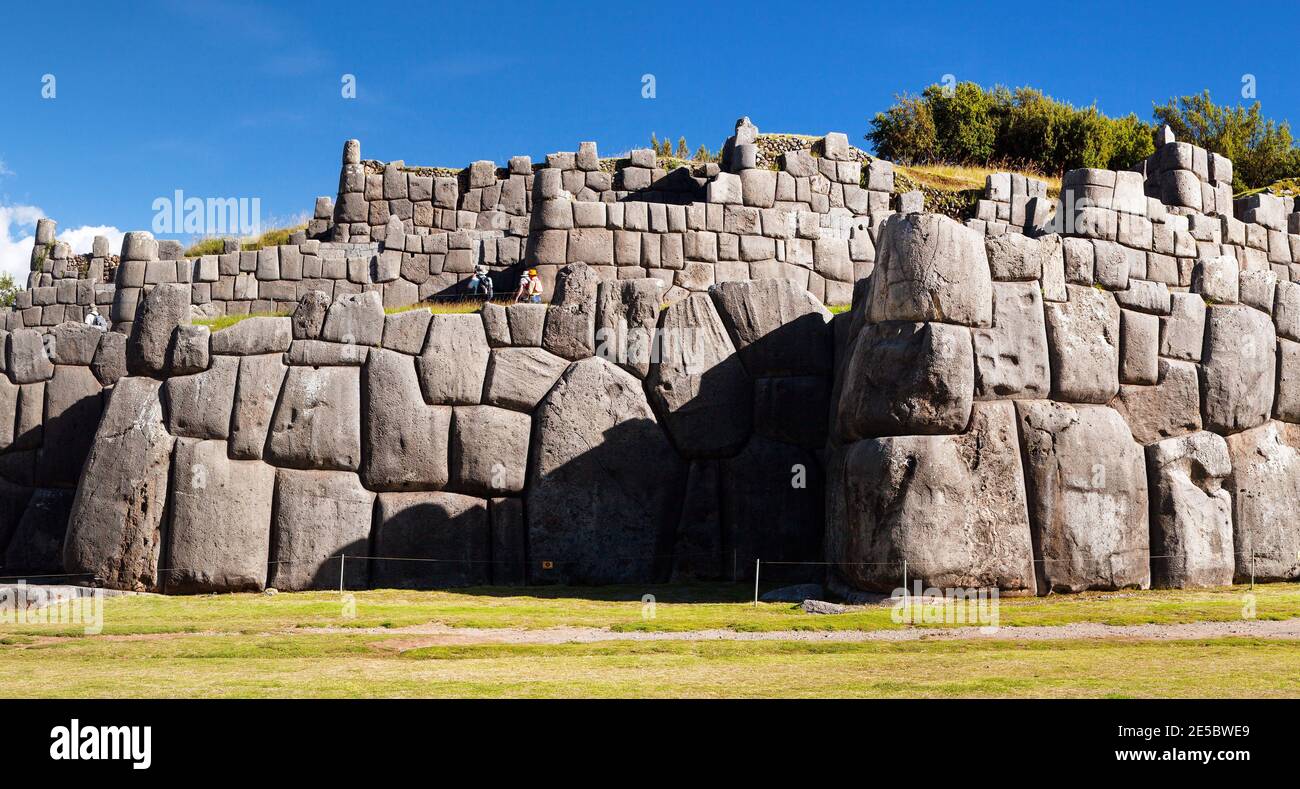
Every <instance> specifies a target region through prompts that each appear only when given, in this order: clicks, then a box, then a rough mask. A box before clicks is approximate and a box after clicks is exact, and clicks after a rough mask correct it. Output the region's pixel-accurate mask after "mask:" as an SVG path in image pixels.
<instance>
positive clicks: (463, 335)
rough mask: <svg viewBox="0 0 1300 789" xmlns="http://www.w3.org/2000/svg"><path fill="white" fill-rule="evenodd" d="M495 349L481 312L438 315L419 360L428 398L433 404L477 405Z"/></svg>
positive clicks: (481, 395) (424, 388) (426, 398)
mask: <svg viewBox="0 0 1300 789" xmlns="http://www.w3.org/2000/svg"><path fill="white" fill-rule="evenodd" d="M491 351H492V349H491V348H490V347H489V346H488V341H487V335H486V334H485V333H484V332H483V320H482V319H481V318H479V316H478V315H474V314H468V315H434V316H433V317H432V318H431V319H430V321H429V334H428V337H427V338H426V340H425V344H424V351H423V353H421V354H420V356H419V357H418V358H417V359H416V362H415V364H416V370H417V371H418V372H419V375H420V387H421V389H423V390H424V399H425V400H426V401H427V402H429V403H431V404H433V405H477V404H478V403H479V402H480V401H481V400H482V397H483V379H484V377H485V376H486V375H487V363H488V357H489V356H490V355H491Z"/></svg>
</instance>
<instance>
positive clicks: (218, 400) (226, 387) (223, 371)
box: [163, 356, 240, 439]
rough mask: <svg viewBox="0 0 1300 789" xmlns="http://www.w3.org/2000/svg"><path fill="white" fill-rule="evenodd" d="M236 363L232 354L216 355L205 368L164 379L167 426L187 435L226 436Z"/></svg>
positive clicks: (172, 430)
mask: <svg viewBox="0 0 1300 789" xmlns="http://www.w3.org/2000/svg"><path fill="white" fill-rule="evenodd" d="M239 365H240V360H239V359H236V358H235V357H233V356H217V357H215V358H213V360H212V366H211V367H210V368H208V369H207V370H206V371H204V372H201V373H197V374H195V375H184V376H180V377H179V378H169V379H167V382H166V383H165V384H163V405H164V407H165V408H166V409H167V430H168V431H169V432H170V433H171V434H172V435H174V436H185V437H188V438H220V439H225V438H228V437H229V436H230V413H231V411H232V410H233V408H234V405H235V385H236V382H237V381H238V378H239Z"/></svg>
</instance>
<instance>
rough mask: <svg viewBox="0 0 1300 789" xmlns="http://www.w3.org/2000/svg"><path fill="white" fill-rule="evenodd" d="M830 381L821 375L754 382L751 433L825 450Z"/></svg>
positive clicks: (805, 447)
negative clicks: (823, 417)
mask: <svg viewBox="0 0 1300 789" xmlns="http://www.w3.org/2000/svg"><path fill="white" fill-rule="evenodd" d="M830 389H831V384H830V381H829V380H828V379H827V378H825V377H823V376H820V375H796V376H786V377H782V378H759V379H758V380H756V381H754V432H755V433H757V434H758V435H760V436H763V437H764V438H770V439H772V440H773V441H781V442H784V443H786V444H794V445H795V446H800V447H803V448H804V449H814V450H818V449H821V448H823V447H825V446H826V428H827V424H828V420H827V419H822V418H819V417H822V416H823V415H825V414H827V413H829V412H830V394H831V392H830Z"/></svg>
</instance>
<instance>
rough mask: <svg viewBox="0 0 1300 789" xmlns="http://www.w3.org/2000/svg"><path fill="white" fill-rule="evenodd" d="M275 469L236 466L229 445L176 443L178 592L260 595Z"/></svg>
mask: <svg viewBox="0 0 1300 789" xmlns="http://www.w3.org/2000/svg"><path fill="white" fill-rule="evenodd" d="M274 490H275V468H274V467H273V466H269V465H267V464H266V463H263V462H261V461H259V460H230V459H229V457H228V456H227V454H226V442H225V441H200V440H198V439H193V438H179V439H177V440H176V455H175V458H174V459H173V461H172V474H171V491H170V496H169V497H168V500H167V507H168V510H169V511H170V513H171V520H170V523H169V524H168V528H167V565H168V566H167V567H166V568H165V569H164V571H163V588H164V590H165V591H167V592H168V593H170V594H196V593H210V592H260V591H261V590H262V589H264V588H265V587H266V574H267V562H268V559H269V556H270V540H271V503H272V498H273V495H274Z"/></svg>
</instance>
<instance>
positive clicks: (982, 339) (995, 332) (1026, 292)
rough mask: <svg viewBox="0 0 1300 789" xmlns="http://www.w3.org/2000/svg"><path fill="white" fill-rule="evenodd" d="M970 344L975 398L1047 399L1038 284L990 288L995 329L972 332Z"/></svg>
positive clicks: (1005, 284)
mask: <svg viewBox="0 0 1300 789" xmlns="http://www.w3.org/2000/svg"><path fill="white" fill-rule="evenodd" d="M1007 235H1014V234H1007ZM971 340H972V341H973V343H974V347H975V397H976V398H978V399H981V400H991V399H997V398H1042V397H1047V394H1048V392H1049V391H1050V389H1051V376H1050V369H1049V365H1048V354H1047V330H1046V328H1045V327H1044V323H1043V297H1042V292H1041V291H1040V290H1039V287H1038V283H1036V282H994V283H993V325H992V326H991V327H989V328H987V329H972V330H971Z"/></svg>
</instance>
